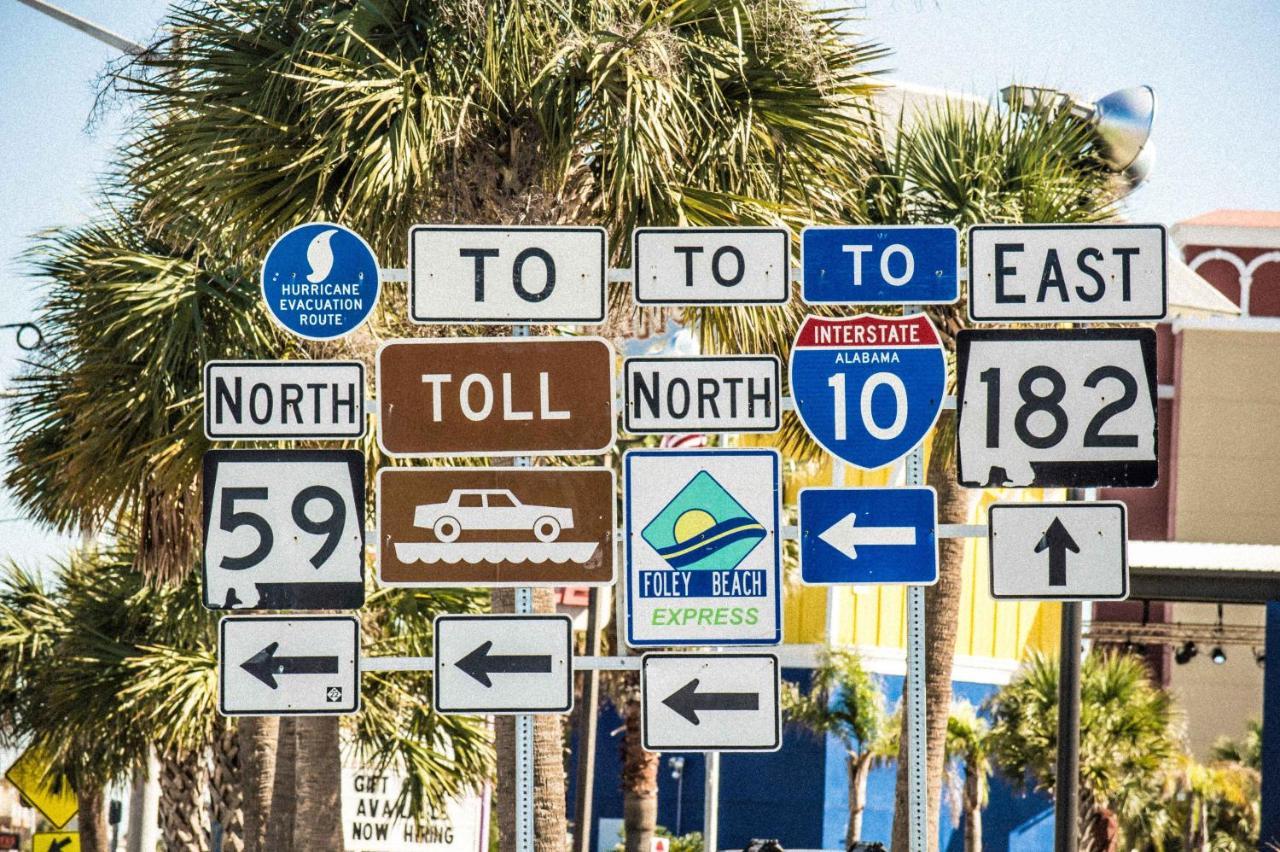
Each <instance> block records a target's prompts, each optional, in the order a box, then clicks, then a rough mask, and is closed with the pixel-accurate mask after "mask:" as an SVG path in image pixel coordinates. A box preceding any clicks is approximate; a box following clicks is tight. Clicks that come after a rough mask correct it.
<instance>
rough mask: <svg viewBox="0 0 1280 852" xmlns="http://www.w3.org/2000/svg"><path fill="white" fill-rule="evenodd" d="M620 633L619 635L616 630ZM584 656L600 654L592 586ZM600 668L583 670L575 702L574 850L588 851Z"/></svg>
mask: <svg viewBox="0 0 1280 852" xmlns="http://www.w3.org/2000/svg"><path fill="white" fill-rule="evenodd" d="M619 635H622V634H621V633H619ZM586 651H587V656H588V657H596V656H599V655H600V590H599V589H598V588H592V589H591V593H590V597H589V598H588V600H587V647H586ZM599 694H600V670H599V669H587V670H586V671H584V672H583V673H582V703H581V704H580V705H579V706H578V777H577V787H578V789H577V795H576V796H574V805H573V813H574V817H575V820H574V821H575V822H576V825H575V826H574V832H573V849H574V852H591V845H590V844H591V819H592V814H591V811H592V806H593V804H594V796H593V792H594V790H593V787H594V785H595V782H596V731H597V729H598V728H599V726H600V717H599V714H598V713H597V710H598V709H599V708H598V707H597V705H598V704H599Z"/></svg>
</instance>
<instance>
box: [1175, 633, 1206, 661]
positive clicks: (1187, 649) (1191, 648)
mask: <svg viewBox="0 0 1280 852" xmlns="http://www.w3.org/2000/svg"><path fill="white" fill-rule="evenodd" d="M1199 653H1200V649H1199V648H1197V647H1196V643H1195V642H1192V641H1191V640H1190V639H1188V640H1187V641H1186V642H1184V643H1182V647H1181V648H1179V649H1178V650H1176V651H1174V652H1173V659H1174V660H1175V661H1176V662H1177V664H1178V665H1180V666H1185V665H1186V664H1187V663H1189V662H1191V661H1192V660H1194V659H1195V657H1196V654H1199Z"/></svg>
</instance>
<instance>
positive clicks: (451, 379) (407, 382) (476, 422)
mask: <svg viewBox="0 0 1280 852" xmlns="http://www.w3.org/2000/svg"><path fill="white" fill-rule="evenodd" d="M613 364H614V358H613V347H612V346H610V345H609V343H608V341H606V340H604V339H603V338H600V337H502V338H493V337H469V338H429V339H420V340H396V341H391V342H388V343H384V344H383V345H382V347H381V348H380V349H379V350H378V373H377V376H378V440H379V442H380V443H381V445H382V449H383V450H384V451H385V452H386V453H388V454H389V455H393V456H484V455H516V456H535V455H540V456H547V455H562V454H573V453H581V454H584V455H600V454H603V453H606V452H608V451H609V448H610V447H612V446H613V441H614V435H615V432H616V423H615V420H614V412H613V393H614V390H613Z"/></svg>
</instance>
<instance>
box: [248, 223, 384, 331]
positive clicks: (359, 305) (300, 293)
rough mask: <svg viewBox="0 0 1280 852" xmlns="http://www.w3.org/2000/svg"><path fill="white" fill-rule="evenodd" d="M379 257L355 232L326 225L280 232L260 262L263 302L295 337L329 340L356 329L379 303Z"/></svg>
mask: <svg viewBox="0 0 1280 852" xmlns="http://www.w3.org/2000/svg"><path fill="white" fill-rule="evenodd" d="M378 289H379V284H378V259H377V258H376V257H374V254H373V249H371V248H369V244H368V243H366V242H365V241H364V240H363V239H362V238H361V237H360V235H359V234H357V233H356V232H355V231H352V230H351V229H350V228H344V227H342V226H341V225H334V224H332V223H330V222H308V223H307V224H305V225H299V226H298V227H296V228H292V229H290V230H289V231H287V232H285V234H284V236H282V237H280V239H278V240H276V242H275V244H274V245H273V246H271V249H270V250H269V251H268V252H267V259H266V260H265V261H264V262H263V264H262V298H263V299H264V300H266V303H267V309H268V310H269V311H270V312H271V316H273V317H274V318H275V320H276V322H278V323H280V325H282V326H284V327H285V328H287V329H288V330H289V331H292V332H293V333H294V334H296V335H298V336H300V337H306V338H309V339H311V340H331V339H333V338H335V337H342V336H344V335H347V334H350V333H351V332H353V331H355V330H356V329H357V328H359V327H360V324H361V323H363V322H364V321H365V319H366V318H367V317H368V316H369V312H370V311H372V310H373V306H374V305H376V304H377V302H378Z"/></svg>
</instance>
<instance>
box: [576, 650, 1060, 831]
mask: <svg viewBox="0 0 1280 852" xmlns="http://www.w3.org/2000/svg"><path fill="white" fill-rule="evenodd" d="M783 676H784V677H785V678H786V679H787V680H791V681H796V682H801V683H803V682H804V681H805V680H806V679H807V677H808V672H807V671H805V670H792V669H787V670H784V672H783ZM881 680H882V681H883V683H884V690H885V695H886V698H887V699H888V702H889V706H893V705H894V704H896V703H897V701H898V700H899V698H900V696H901V694H902V678H901V677H890V676H885V677H882V678H881ZM954 688H955V694H956V697H957V698H964V699H967V700H969V701H970V702H972V703H973V704H975V705H978V704H981V703H982V701H983V700H985V699H986V698H987V697H988V696H989V695H990V694H991V693H992V692H994V691H995V687H993V686H990V685H989V684H974V683H956V684H955V685H954ZM621 725H622V720H621V719H620V718H619V717H618V715H617V714H616V713H615V712H614V711H613V710H612V709H607V710H604V711H603V712H602V713H601V717H600V737H599V741H598V747H597V749H596V783H595V818H596V819H597V820H599V819H621V818H622V792H621V790H620V789H619V787H618V779H619V777H620V769H621V755H620V753H619V747H620V745H621V742H620V741H621V735H620V734H619V735H618V736H609V734H610V732H611V731H613V730H615V729H617V728H619V727H620V726H621ZM683 756H684V758H685V764H684V784H683V796H682V799H683V801H682V804H681V807H680V812H681V813H680V821H681V823H682V824H681V826H680V827H681V829H682V830H683V831H684V832H686V833H687V832H690V831H700V830H701V828H702V816H703V808H702V804H703V803H702V789H703V779H704V777H705V762H704V760H703V756H702V755H701V754H685V755H683ZM667 758H668V755H665V754H664V755H663V756H662V771H661V773H660V775H659V783H658V822H659V824H661V825H663V826H665V827H666V828H668V829H669V830H671V831H675V830H676V811H677V789H678V785H677V783H676V782H675V781H674V780H673V779H672V778H671V771H670V768H669V766H668V762H667ZM895 775H896V768H895V767H893V766H888V767H883V768H880V769H876V770H873V771H872V774H871V778H870V780H869V783H868V785H867V811H866V815H865V817H864V820H863V839H865V840H880V841H882V842H884V843H885V844H886V845H887V844H888V842H889V838H890V835H891V832H892V827H893V792H894V790H893V788H894V779H895ZM572 783H573V775H572V774H571V775H570V786H571V790H570V798H569V802H570V809H571V810H572V802H573V794H572ZM848 789H849V785H848V779H847V777H846V774H845V766H844V751H843V749H842V748H841V746H840V744H839V742H837V741H836V740H834V739H833V738H830V737H827V738H825V739H819V738H818V737H815V736H813V735H812V734H809V733H807V732H805V731H803V730H800V729H798V728H796V727H794V726H790V725H789V726H787V727H786V729H785V730H784V733H783V745H782V749H781V750H779V751H777V752H774V753H771V754H725V755H724V756H723V758H722V759H721V761H720V844H719V845H720V848H721V849H741V848H743V847H744V846H745V845H746V844H747V842H748V841H749V840H751V839H752V838H755V837H770V838H777V839H778V840H780V841H781V842H782V845H783V847H784V848H787V849H840V848H842V847H843V843H844V831H845V824H846V821H847V819H848ZM943 798H944V802H943V813H942V819H941V824H940V834H941V842H942V848H943V849H945V850H948V852H959V850H961V849H962V848H963V832H962V829H961V827H960V826H959V825H955V826H953V825H952V821H951V820H952V817H951V814H950V811H949V809H948V808H947V806H946V801H945V798H946V797H945V796H944V797H943ZM1052 814H1053V812H1052V806H1051V805H1050V803H1049V801H1048V800H1047V799H1046V798H1045V797H1043V796H1039V795H1035V794H1028V795H1020V794H1017V793H1015V792H1013V790H1012V789H1011V787H1010V785H1009V784H1008V783H1007V782H1006V781H1004V780H1003V779H1001V778H998V777H997V778H993V779H992V785H991V804H990V805H989V806H988V808H987V810H986V811H985V812H984V814H983V829H984V830H983V836H984V844H983V845H984V849H985V850H989V852H1030V851H1031V850H1043V849H1049V848H1052V846H1053V819H1052ZM572 817H573V815H572V813H570V818H571V819H572ZM596 828H597V826H593V827H592V829H593V837H592V848H593V849H595V848H598V843H599V838H598V837H597V836H595V835H596V833H597V832H596ZM608 839H609V840H612V838H608Z"/></svg>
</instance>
